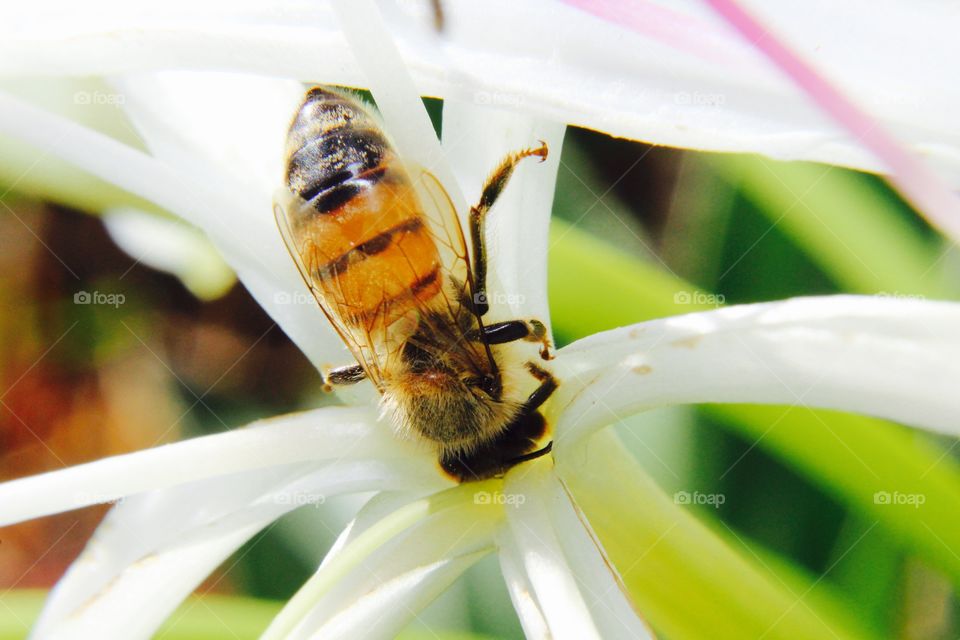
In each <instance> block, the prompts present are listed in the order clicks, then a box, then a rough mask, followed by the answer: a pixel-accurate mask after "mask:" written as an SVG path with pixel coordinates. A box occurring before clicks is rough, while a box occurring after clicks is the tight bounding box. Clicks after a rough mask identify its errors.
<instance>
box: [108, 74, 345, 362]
mask: <svg viewBox="0 0 960 640" xmlns="http://www.w3.org/2000/svg"><path fill="white" fill-rule="evenodd" d="M114 85H115V86H116V88H117V89H118V91H119V93H120V95H122V96H123V106H124V109H125V110H126V112H127V114H128V115H129V116H130V119H131V120H132V121H133V123H134V125H135V126H136V128H137V130H138V131H139V133H140V134H141V136H142V137H143V138H144V140H145V141H146V143H147V146H148V147H149V148H150V151H151V152H152V154H153V155H154V156H155V157H156V158H158V159H159V160H161V161H162V162H164V163H165V164H166V165H167V166H170V167H174V168H176V170H177V171H179V172H182V173H184V174H186V175H189V176H192V177H193V178H194V179H195V180H201V181H203V182H205V183H207V184H210V185H214V186H215V187H216V188H217V189H218V190H219V191H220V192H221V193H224V194H225V195H227V196H228V197H227V198H225V199H226V200H227V201H228V203H229V204H230V205H231V206H222V207H220V208H219V209H215V210H208V211H204V212H203V215H202V216H201V217H196V216H191V215H189V214H188V213H184V212H180V211H175V213H178V214H179V215H182V216H183V217H184V218H185V219H186V220H187V221H188V222H191V223H192V224H195V225H197V226H199V227H200V228H201V229H203V230H204V231H206V233H207V234H208V235H209V236H210V238H211V239H212V240H213V241H214V243H215V244H216V245H217V246H218V247H220V248H221V250H222V251H223V252H224V255H225V257H226V258H227V260H228V261H229V262H230V263H231V265H232V266H233V268H234V269H236V270H237V273H238V275H239V276H240V279H241V280H242V281H243V283H244V284H245V285H246V287H247V289H248V290H249V291H250V292H251V293H252V294H253V296H254V298H256V299H257V302H258V303H260V306H262V307H263V308H264V309H266V311H267V312H268V313H269V314H270V315H271V316H272V317H273V318H274V319H275V320H276V321H277V324H279V325H280V326H281V327H282V328H283V330H284V332H286V333H287V335H289V336H290V338H291V339H293V341H294V342H295V343H296V344H297V346H299V347H300V348H301V350H302V351H303V352H304V353H306V354H307V356H308V357H310V359H311V361H312V362H313V363H314V364H315V365H317V366H318V367H321V368H322V367H323V366H325V365H326V366H329V365H339V364H342V363H343V362H349V361H351V359H352V358H351V357H350V356H349V354H348V353H347V352H346V349H345V348H344V345H343V343H342V341H341V340H340V338H339V337H338V336H337V335H336V333H335V332H334V331H333V329H332V328H331V327H330V323H329V322H328V321H327V319H326V317H325V316H324V315H323V312H322V311H321V310H320V308H319V307H318V305H317V304H316V302H315V301H314V299H313V297H312V296H311V295H310V293H309V290H308V289H307V288H306V285H305V284H304V282H303V279H302V278H301V277H300V274H299V273H297V271H296V268H295V267H294V263H293V260H292V259H291V258H290V255H289V253H288V251H287V248H286V247H285V246H284V244H283V241H282V239H281V236H280V233H279V231H278V230H277V227H276V222H275V221H274V216H273V204H272V201H273V195H274V192H275V191H276V190H277V189H278V188H279V187H280V185H282V184H283V158H284V144H285V142H286V134H287V128H288V127H289V125H290V121H291V120H292V118H293V114H294V112H295V111H296V108H297V106H298V105H299V103H300V101H301V100H302V99H303V93H304V87H303V85H302V84H301V83H299V82H296V81H294V80H284V79H274V78H263V77H258V76H251V75H244V74H232V73H200V72H192V73H191V72H171V71H167V72H160V73H141V74H130V75H127V76H124V77H122V78H118V79H115V80H114ZM234 247H239V250H237V249H234Z"/></svg>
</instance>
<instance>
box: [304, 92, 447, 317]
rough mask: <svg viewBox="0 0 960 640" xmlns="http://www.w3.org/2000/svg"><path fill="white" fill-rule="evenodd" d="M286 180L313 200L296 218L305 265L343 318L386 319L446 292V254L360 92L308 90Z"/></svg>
mask: <svg viewBox="0 0 960 640" xmlns="http://www.w3.org/2000/svg"><path fill="white" fill-rule="evenodd" d="M286 181H287V187H288V188H289V189H290V190H291V191H292V192H293V193H295V194H297V195H298V196H300V198H302V199H303V200H305V201H306V202H308V203H309V205H310V206H309V207H304V208H302V209H301V210H300V211H297V212H293V213H291V215H292V219H291V220H290V222H291V227H292V232H293V234H294V235H295V236H296V240H297V244H298V245H299V248H300V254H301V258H302V260H303V262H304V266H305V267H306V269H307V271H308V272H309V275H310V277H311V278H312V279H313V281H314V282H315V283H316V285H317V286H318V287H319V288H320V290H321V291H322V292H323V294H324V298H325V299H326V300H328V301H329V302H330V303H331V307H333V308H332V309H331V310H333V311H335V312H336V313H337V315H338V316H339V317H340V318H341V319H342V320H343V321H344V322H345V323H347V324H349V325H353V326H357V327H364V328H371V327H374V326H376V325H377V324H380V323H389V322H392V321H393V320H395V319H397V318H399V317H401V316H403V315H405V314H406V313H407V312H409V311H410V310H411V309H414V308H416V307H421V308H422V307H423V306H424V305H426V304H427V303H429V302H430V300H432V299H433V298H434V297H435V296H436V295H437V294H438V293H439V292H440V290H441V286H442V273H441V269H440V258H439V255H438V252H437V247H436V245H435V244H434V241H433V238H432V236H431V235H430V230H429V229H428V227H427V224H426V221H425V220H424V217H423V214H422V212H421V210H420V207H419V205H418V202H417V199H416V196H415V194H414V191H413V189H412V188H411V185H410V181H409V178H408V176H407V174H406V172H405V171H404V170H403V168H402V167H401V166H400V164H399V161H398V159H397V157H396V154H395V153H394V151H393V149H392V147H391V146H390V144H389V142H387V140H386V139H385V138H384V136H383V134H382V132H381V131H380V128H379V127H378V126H377V124H376V122H375V121H374V120H373V119H372V118H371V117H370V116H369V115H368V114H367V113H366V112H365V111H364V109H363V107H362V106H361V105H360V104H359V103H357V102H356V101H355V100H353V99H352V98H349V97H347V96H345V95H341V94H338V93H333V92H331V91H327V90H325V89H322V88H319V87H315V88H313V89H311V90H310V91H309V92H308V93H307V96H306V98H305V99H304V102H303V105H302V106H301V107H300V110H299V112H298V113H297V116H296V118H295V119H294V121H293V124H292V125H291V127H290V133H289V136H288V138H287V167H286Z"/></svg>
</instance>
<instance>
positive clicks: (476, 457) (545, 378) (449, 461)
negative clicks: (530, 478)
mask: <svg viewBox="0 0 960 640" xmlns="http://www.w3.org/2000/svg"><path fill="white" fill-rule="evenodd" d="M527 370H528V371H529V372H530V374H531V375H532V376H533V377H534V378H536V379H537V380H539V381H540V386H539V387H537V388H536V389H535V390H534V391H533V393H531V394H530V395H529V396H528V397H527V401H526V402H524V403H523V406H522V407H521V408H520V412H519V413H518V414H517V417H516V418H515V419H514V420H513V422H511V423H510V425H508V426H507V428H506V429H504V430H503V432H502V433H501V434H500V435H498V436H497V437H496V438H495V439H494V440H492V441H490V442H488V443H486V444H485V445H482V446H481V447H480V448H479V449H474V450H471V451H447V452H444V453H443V454H441V456H440V466H441V468H443V470H444V471H446V472H447V473H448V474H450V475H451V476H453V477H454V478H456V479H457V480H459V481H460V482H466V481H469V480H483V479H485V478H492V477H495V476H501V475H503V474H504V473H505V472H506V471H507V470H508V469H510V468H511V467H513V466H515V465H517V464H520V463H521V462H526V461H527V460H533V459H534V458H539V457H540V456H544V455H546V454H548V453H550V451H551V449H553V443H552V442H550V443H548V444H547V446H545V447H541V448H540V449H537V450H536V451H530V446H531V445H533V444H535V443H537V442H538V441H539V440H540V439H541V438H543V436H544V434H545V433H546V428H547V423H546V420H544V417H543V415H541V413H540V412H539V411H538V409H539V408H540V406H541V405H543V403H544V402H546V401H547V398H549V397H550V396H551V395H552V394H553V392H554V391H556V390H557V385H558V384H559V383H558V382H557V379H556V378H554V377H553V375H552V374H551V373H550V372H549V371H547V370H546V369H544V368H542V367H540V366H538V365H536V364H534V363H532V362H528V363H527Z"/></svg>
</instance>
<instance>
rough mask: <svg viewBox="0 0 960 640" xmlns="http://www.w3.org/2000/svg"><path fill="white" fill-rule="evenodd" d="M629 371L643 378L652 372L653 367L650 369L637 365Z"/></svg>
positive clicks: (646, 366)
mask: <svg viewBox="0 0 960 640" xmlns="http://www.w3.org/2000/svg"><path fill="white" fill-rule="evenodd" d="M631 371H633V372H634V373H636V374H637V375H641V376H645V375H647V374H648V373H650V372H651V371H653V367H651V366H650V365H646V364H641V365H637V366H636V367H633V368H632V369H631Z"/></svg>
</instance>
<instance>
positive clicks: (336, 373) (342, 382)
mask: <svg viewBox="0 0 960 640" xmlns="http://www.w3.org/2000/svg"><path fill="white" fill-rule="evenodd" d="M366 378H367V372H366V371H364V370H363V367H361V366H360V365H359V364H348V365H344V366H342V367H336V368H335V369H327V370H326V371H324V373H323V389H324V391H333V388H334V387H345V386H347V385H351V384H357V383H358V382H361V381H363V380H366Z"/></svg>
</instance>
